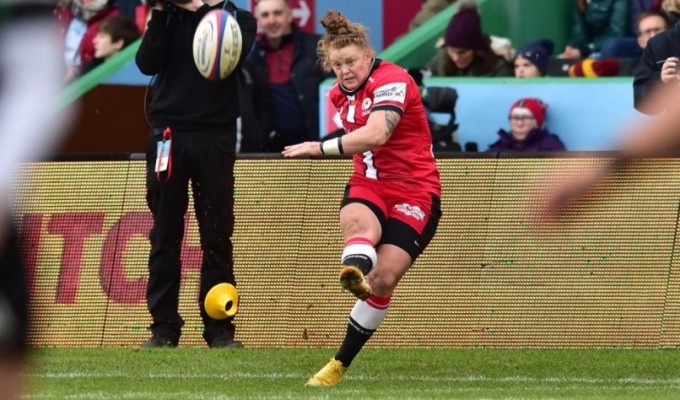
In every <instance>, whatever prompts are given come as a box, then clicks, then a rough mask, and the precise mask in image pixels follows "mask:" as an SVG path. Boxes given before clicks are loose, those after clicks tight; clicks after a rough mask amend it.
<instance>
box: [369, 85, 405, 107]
mask: <svg viewBox="0 0 680 400" xmlns="http://www.w3.org/2000/svg"><path fill="white" fill-rule="evenodd" d="M405 99H406V83H401V82H397V83H389V84H387V85H383V86H380V87H379V88H377V89H376V90H375V92H373V103H374V104H378V103H382V102H383V101H397V102H399V103H403V102H404V100H405Z"/></svg>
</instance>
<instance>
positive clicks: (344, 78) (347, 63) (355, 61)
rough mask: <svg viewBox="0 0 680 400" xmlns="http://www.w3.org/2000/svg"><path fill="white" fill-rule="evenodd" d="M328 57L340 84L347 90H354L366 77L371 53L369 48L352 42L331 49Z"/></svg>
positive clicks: (369, 66)
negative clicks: (339, 47)
mask: <svg viewBox="0 0 680 400" xmlns="http://www.w3.org/2000/svg"><path fill="white" fill-rule="evenodd" d="M328 59H329V60H330V62H331V66H332V67H333V72H334V73H335V76H337V77H338V81H339V82H340V84H342V86H344V87H345V89H347V90H354V89H357V88H358V87H359V86H360V85H361V84H362V83H363V82H364V81H365V80H366V78H367V77H368V73H369V71H370V69H371V64H372V63H373V53H372V52H371V51H370V49H364V48H361V47H359V46H357V45H355V44H352V45H349V46H345V47H343V48H341V49H332V50H331V51H330V52H329V53H328Z"/></svg>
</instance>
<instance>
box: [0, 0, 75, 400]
mask: <svg viewBox="0 0 680 400" xmlns="http://www.w3.org/2000/svg"><path fill="white" fill-rule="evenodd" d="M53 7H54V4H52V3H51V2H49V1H44V2H40V1H35V0H34V1H29V0H23V1H10V0H3V1H2V2H0V80H1V81H0V219H1V221H0V400H8V399H19V398H21V397H22V395H21V393H22V386H23V382H22V381H23V378H22V377H23V373H24V368H25V362H26V357H27V354H26V329H27V325H28V320H29V318H28V295H27V293H26V285H25V277H24V271H23V263H22V257H21V254H20V253H19V248H18V243H17V242H18V241H17V237H16V232H15V230H14V229H13V227H12V224H11V221H10V215H11V204H10V201H11V200H10V199H11V197H12V196H11V195H10V189H11V183H12V181H13V180H15V179H17V168H16V167H17V164H18V163H22V162H27V161H34V160H36V159H37V158H38V157H40V156H41V155H43V154H44V153H45V152H47V151H49V150H51V149H52V146H53V144H54V143H56V139H57V138H58V136H59V135H58V134H60V133H61V132H63V129H62V128H63V127H64V122H65V121H66V113H65V112H64V113H60V112H58V103H57V98H58V95H59V93H60V90H61V82H62V75H63V67H62V59H61V54H60V52H59V43H58V40H57V38H58V35H57V32H58V31H57V29H56V26H55V25H54V24H53V21H54V18H53V17H52V14H51V11H52V9H53Z"/></svg>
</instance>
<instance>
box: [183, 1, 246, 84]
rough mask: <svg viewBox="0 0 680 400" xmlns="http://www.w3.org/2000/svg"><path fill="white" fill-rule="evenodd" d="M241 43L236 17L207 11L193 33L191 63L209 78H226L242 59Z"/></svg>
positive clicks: (223, 12)
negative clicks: (192, 59) (192, 58)
mask: <svg viewBox="0 0 680 400" xmlns="http://www.w3.org/2000/svg"><path fill="white" fill-rule="evenodd" d="M242 47H243V42H242V38H241V28H240V27H239V26H238V22H236V18H234V16H233V15H231V14H229V13H228V12H226V11H224V10H212V11H209V12H208V13H207V14H206V15H205V16H204V17H203V18H202V19H201V22H199V23H198V27H197V28H196V32H195V33H194V46H193V52H194V63H195V64H196V68H198V72H200V74H201V75H203V76H204V77H206V78H207V79H210V80H219V79H224V78H226V77H228V76H229V75H230V74H231V73H232V72H234V69H235V68H236V65H237V64H238V61H239V59H240V58H241V51H242Z"/></svg>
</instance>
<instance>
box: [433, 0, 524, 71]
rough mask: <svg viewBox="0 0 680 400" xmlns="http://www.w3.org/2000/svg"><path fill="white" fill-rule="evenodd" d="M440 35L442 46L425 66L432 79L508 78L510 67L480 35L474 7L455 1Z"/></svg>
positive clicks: (468, 1) (465, 1)
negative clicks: (454, 8) (442, 38)
mask: <svg viewBox="0 0 680 400" xmlns="http://www.w3.org/2000/svg"><path fill="white" fill-rule="evenodd" d="M457 4H458V12H457V13H456V14H454V15H453V17H452V18H451V21H450V22H449V25H448V26H447V27H446V31H445V33H444V46H443V47H442V48H440V49H439V50H438V52H437V54H436V55H435V56H434V58H432V60H430V62H429V63H428V64H427V69H429V70H430V71H431V72H432V75H433V76H512V75H513V74H512V66H511V65H510V63H509V62H508V61H506V60H505V59H503V58H502V57H500V56H498V55H497V54H496V53H494V51H493V50H492V49H491V40H490V38H489V36H487V35H485V34H484V33H482V24H481V20H480V17H479V10H478V7H477V3H476V2H475V1H474V0H458V2H457Z"/></svg>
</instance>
